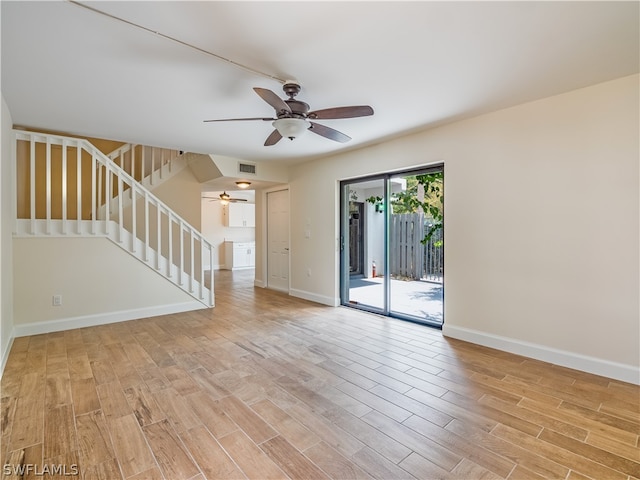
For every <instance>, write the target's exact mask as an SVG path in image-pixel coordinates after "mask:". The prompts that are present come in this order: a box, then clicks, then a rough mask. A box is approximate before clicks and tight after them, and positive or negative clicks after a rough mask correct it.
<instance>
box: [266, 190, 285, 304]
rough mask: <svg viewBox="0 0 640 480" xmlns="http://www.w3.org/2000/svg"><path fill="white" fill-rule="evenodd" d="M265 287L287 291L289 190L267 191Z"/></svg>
mask: <svg viewBox="0 0 640 480" xmlns="http://www.w3.org/2000/svg"><path fill="white" fill-rule="evenodd" d="M267 252H268V254H267V288H271V289H273V290H280V291H283V292H289V190H278V191H275V192H268V193H267Z"/></svg>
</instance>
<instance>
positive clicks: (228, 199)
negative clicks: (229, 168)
mask: <svg viewBox="0 0 640 480" xmlns="http://www.w3.org/2000/svg"><path fill="white" fill-rule="evenodd" d="M202 198H207V199H209V201H210V202H220V203H221V204H222V205H228V204H230V203H235V202H246V201H247V199H246V198H233V197H232V196H231V195H229V194H228V193H227V192H226V191H224V192H222V193H221V194H220V195H219V196H218V197H208V196H206V195H203V196H202Z"/></svg>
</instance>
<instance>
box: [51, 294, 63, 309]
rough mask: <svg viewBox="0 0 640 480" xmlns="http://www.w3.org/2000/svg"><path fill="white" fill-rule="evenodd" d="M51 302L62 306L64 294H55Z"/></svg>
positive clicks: (56, 305)
mask: <svg viewBox="0 0 640 480" xmlns="http://www.w3.org/2000/svg"><path fill="white" fill-rule="evenodd" d="M51 303H52V304H53V306H54V307H60V306H62V295H60V294H57V295H54V296H53V298H52V299H51Z"/></svg>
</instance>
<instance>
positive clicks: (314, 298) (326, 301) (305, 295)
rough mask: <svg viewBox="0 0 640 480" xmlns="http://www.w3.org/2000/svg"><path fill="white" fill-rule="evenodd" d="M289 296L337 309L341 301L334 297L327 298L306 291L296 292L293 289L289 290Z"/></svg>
mask: <svg viewBox="0 0 640 480" xmlns="http://www.w3.org/2000/svg"><path fill="white" fill-rule="evenodd" d="M289 295H291V296H292V297H298V298H302V299H304V300H309V301H311V302H316V303H321V304H323V305H329V306H330V307H337V306H338V305H340V299H339V298H334V297H325V296H324V295H318V294H316V293H311V292H307V291H305V290H296V289H294V288H292V289H291V290H289Z"/></svg>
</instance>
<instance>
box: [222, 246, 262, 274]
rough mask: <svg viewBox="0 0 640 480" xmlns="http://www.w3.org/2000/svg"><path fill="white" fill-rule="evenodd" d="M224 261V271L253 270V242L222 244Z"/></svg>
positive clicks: (254, 255)
mask: <svg viewBox="0 0 640 480" xmlns="http://www.w3.org/2000/svg"><path fill="white" fill-rule="evenodd" d="M224 261H225V269H226V270H239V269H241V268H254V267H255V266H256V244H255V242H236V241H230V240H227V241H225V242H224Z"/></svg>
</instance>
